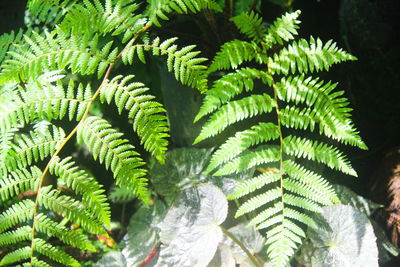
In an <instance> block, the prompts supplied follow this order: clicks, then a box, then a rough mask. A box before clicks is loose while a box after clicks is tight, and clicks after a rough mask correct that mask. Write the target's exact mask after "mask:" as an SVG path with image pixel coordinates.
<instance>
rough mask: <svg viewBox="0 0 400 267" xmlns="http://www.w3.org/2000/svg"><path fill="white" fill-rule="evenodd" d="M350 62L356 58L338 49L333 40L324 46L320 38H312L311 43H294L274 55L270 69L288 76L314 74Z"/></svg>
mask: <svg viewBox="0 0 400 267" xmlns="http://www.w3.org/2000/svg"><path fill="white" fill-rule="evenodd" d="M348 60H356V58H355V57H354V56H352V55H350V54H349V53H347V52H345V51H343V50H342V49H340V48H338V47H337V46H336V43H335V42H332V40H330V41H328V42H326V43H325V44H323V43H322V41H321V40H320V39H319V38H317V40H315V39H314V38H313V37H311V38H310V41H309V42H307V41H306V40H305V39H300V40H299V41H298V42H296V41H294V42H293V43H292V44H290V45H289V46H288V47H287V48H283V49H282V50H281V51H280V52H279V54H274V56H273V58H272V57H270V58H268V67H269V69H270V71H271V72H272V74H275V73H277V74H280V73H282V74H284V75H288V74H289V73H290V72H291V73H292V74H294V73H295V72H296V71H298V72H299V73H308V72H311V73H312V72H314V70H315V71H316V72H318V71H322V70H326V71H328V70H329V68H330V67H331V66H332V65H333V64H337V63H340V62H344V61H348Z"/></svg>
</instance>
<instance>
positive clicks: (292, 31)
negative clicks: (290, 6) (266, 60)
mask: <svg viewBox="0 0 400 267" xmlns="http://www.w3.org/2000/svg"><path fill="white" fill-rule="evenodd" d="M300 14H301V12H300V10H297V11H295V12H292V13H286V14H285V15H283V16H282V17H280V18H278V19H276V20H275V21H274V23H273V24H272V25H271V26H270V27H269V29H268V34H267V35H266V37H265V43H266V46H267V47H271V46H272V45H274V44H276V43H278V44H280V45H282V44H283V41H285V42H287V41H290V40H293V39H294V36H295V35H297V29H298V28H299V26H297V25H298V24H300V21H299V20H297V18H298V17H299V16H300Z"/></svg>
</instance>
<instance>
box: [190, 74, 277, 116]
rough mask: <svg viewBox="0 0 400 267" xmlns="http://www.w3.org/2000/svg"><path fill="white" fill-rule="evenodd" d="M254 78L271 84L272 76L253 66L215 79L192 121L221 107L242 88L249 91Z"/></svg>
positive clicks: (252, 85) (241, 90) (251, 88)
mask: <svg viewBox="0 0 400 267" xmlns="http://www.w3.org/2000/svg"><path fill="white" fill-rule="evenodd" d="M254 79H261V80H262V81H263V83H265V84H268V85H271V84H272V76H271V75H270V74H269V73H267V72H265V71H261V70H257V69H254V68H247V67H246V68H241V69H237V70H235V72H233V73H228V74H227V75H224V76H223V77H221V78H220V79H218V80H216V81H215V82H214V84H213V87H212V88H211V89H210V90H208V91H207V92H206V96H205V98H204V100H203V105H202V106H201V107H200V110H199V112H198V113H197V115H196V117H195V119H194V122H197V121H198V120H199V119H201V118H202V117H204V116H205V115H208V114H210V113H212V112H213V111H215V110H216V109H218V108H219V107H221V105H223V104H225V103H226V102H228V101H229V100H231V99H232V98H234V97H235V96H237V95H239V94H241V93H242V92H243V90H245V91H247V92H249V91H252V90H253V88H254V82H253V80H254Z"/></svg>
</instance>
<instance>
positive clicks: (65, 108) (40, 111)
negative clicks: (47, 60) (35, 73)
mask: <svg viewBox="0 0 400 267" xmlns="http://www.w3.org/2000/svg"><path fill="white" fill-rule="evenodd" d="M54 73H59V72H53V73H51V74H54ZM56 77H57V78H58V79H60V78H62V76H56ZM47 78H48V75H43V76H41V77H40V78H39V79H37V81H35V82H33V81H32V82H31V83H29V84H27V88H28V89H29V90H28V91H21V92H20V94H21V95H20V96H18V95H15V97H14V98H13V99H12V101H11V102H9V103H7V105H8V108H7V109H5V112H1V113H0V129H2V130H3V131H4V130H6V129H10V128H13V127H23V126H25V125H26V124H29V123H32V122H34V121H36V120H52V119H62V118H64V116H66V115H67V114H68V118H69V119H70V120H72V119H74V118H75V119H76V120H80V119H81V118H82V116H83V113H84V112H85V110H86V108H87V105H88V103H89V101H90V99H91V98H92V93H91V89H90V85H87V86H86V87H84V86H83V85H82V84H79V85H78V87H77V88H75V85H74V82H73V81H72V80H70V82H69V85H68V87H67V90H66V92H65V91H64V88H63V86H62V83H61V81H60V80H58V81H57V83H56V84H54V83H52V82H49V81H46V79H47Z"/></svg>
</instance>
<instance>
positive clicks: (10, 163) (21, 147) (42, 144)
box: [5, 126, 65, 170]
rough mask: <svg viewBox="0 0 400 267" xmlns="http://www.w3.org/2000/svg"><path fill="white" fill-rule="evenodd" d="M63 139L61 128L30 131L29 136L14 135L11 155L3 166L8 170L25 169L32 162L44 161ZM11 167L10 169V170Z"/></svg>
mask: <svg viewBox="0 0 400 267" xmlns="http://www.w3.org/2000/svg"><path fill="white" fill-rule="evenodd" d="M64 138H65V133H64V130H63V129H62V128H61V127H56V126H53V127H52V131H50V130H49V128H48V127H46V128H45V129H41V130H36V131H31V132H30V133H29V135H25V134H21V135H15V137H14V142H13V143H12V151H10V153H12V154H11V155H10V157H9V158H7V160H6V162H5V165H6V166H7V167H8V169H9V170H10V169H12V168H13V169H15V168H16V167H18V168H25V167H26V166H28V165H32V163H33V162H37V161H39V160H44V159H45V158H46V157H48V156H49V155H52V154H53V153H54V152H55V151H56V149H57V148H58V147H59V146H60V144H61V143H62V141H63V140H64ZM11 167H12V168H11Z"/></svg>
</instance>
